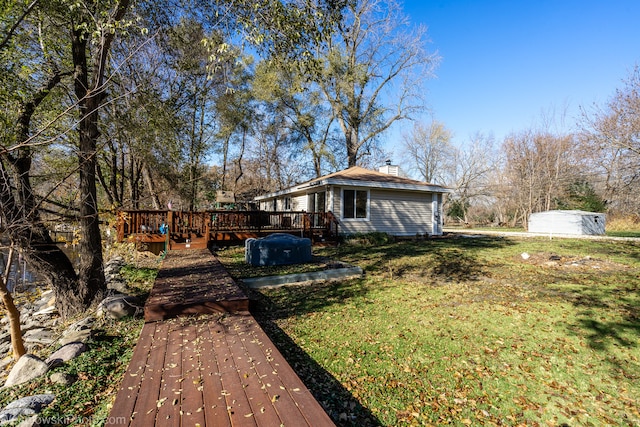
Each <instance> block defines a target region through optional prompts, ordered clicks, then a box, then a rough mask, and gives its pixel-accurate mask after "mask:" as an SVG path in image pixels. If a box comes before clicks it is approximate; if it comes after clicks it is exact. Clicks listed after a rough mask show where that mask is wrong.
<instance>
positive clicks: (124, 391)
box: [109, 251, 334, 427]
mask: <svg viewBox="0 0 640 427" xmlns="http://www.w3.org/2000/svg"><path fill="white" fill-rule="evenodd" d="M196 252H198V251H193V252H192V253H191V255H190V256H187V257H186V259H181V258H182V255H183V254H185V252H182V253H181V254H180V255H181V256H180V257H175V258H174V257H168V259H169V262H168V263H167V264H163V266H162V269H161V271H163V270H164V269H167V270H168V271H166V272H165V273H164V277H165V278H167V277H169V278H171V279H172V280H171V281H170V284H175V285H176V287H172V286H168V287H167V289H166V290H167V292H166V294H165V296H168V295H171V296H175V297H176V298H177V299H179V300H181V301H187V300H188V298H189V297H185V296H184V295H181V294H180V290H181V289H182V291H184V290H185V289H186V291H187V292H191V290H192V289H191V288H190V287H191V286H196V285H194V283H196V282H197V281H200V285H198V286H203V285H202V284H201V283H202V282H206V283H213V284H214V287H215V286H221V287H222V291H221V294H225V292H227V291H226V290H225V287H226V286H227V285H228V280H230V276H229V275H228V273H227V272H226V270H224V267H222V265H221V264H220V263H219V262H218V261H217V260H215V258H213V257H212V255H211V253H210V252H208V251H206V252H202V251H200V253H199V254H196V255H193V254H195V253H196ZM198 257H202V258H200V262H204V263H209V264H210V265H208V266H207V267H206V268H203V269H201V268H200V267H198V266H197V264H198ZM212 259H214V260H215V262H211V260H212ZM165 261H166V260H165ZM181 265H183V266H186V268H185V269H184V270H181V269H180V266H181ZM159 276H160V275H159ZM181 277H186V279H185V281H187V282H191V283H190V284H189V285H188V286H185V287H183V288H181V285H180V283H181V282H180V281H181ZM161 285H163V286H166V285H167V284H166V283H165V284H161ZM234 285H235V283H234ZM235 286H236V287H237V285H235ZM176 288H177V291H176ZM154 289H155V286H154ZM235 292H236V291H235V290H232V291H231V292H230V293H229V294H230V295H231V296H232V297H233V296H234V295H237V294H236V293H235ZM214 293H215V292H214ZM152 294H153V291H152ZM196 295H199V296H198V298H199V297H201V296H202V295H205V296H207V295H209V294H208V293H207V292H204V293H196ZM218 296H219V295H218ZM183 309H184V307H183ZM181 314H182V315H181V316H180V317H177V318H171V319H167V320H161V321H157V322H149V323H146V324H145V326H144V327H143V329H142V332H141V336H140V338H139V341H138V344H137V345H136V348H135V349H134V352H133V356H132V360H131V362H130V365H129V368H128V370H127V372H126V373H125V377H124V379H123V383H122V385H121V387H120V389H119V392H118V395H117V396H116V399H115V402H114V406H113V409H112V410H111V413H110V415H109V419H110V420H114V421H113V422H114V423H115V422H119V423H120V424H119V425H122V420H123V419H127V420H129V421H128V425H129V426H132V427H137V426H140V427H146V426H152V425H159V426H176V427H179V426H197V425H199V426H201V427H205V426H215V427H218V426H220V427H271V426H280V425H285V426H305V425H307V426H314V427H315V426H321V427H324V426H333V425H334V424H333V422H332V421H331V419H330V418H329V416H328V415H327V414H326V413H325V412H324V410H323V409H322V407H321V406H320V404H319V403H318V402H317V401H316V400H315V399H314V398H313V396H312V395H311V393H310V392H309V390H308V389H307V388H306V386H305V385H304V384H303V383H302V381H301V380H300V378H299V377H298V376H297V375H296V373H295V372H294V371H293V369H292V368H291V366H289V365H288V364H287V362H286V361H285V359H284V357H283V356H282V354H281V353H280V352H279V351H278V350H277V349H276V347H275V345H274V344H273V343H272V342H271V340H270V339H269V337H268V336H267V335H266V334H265V332H264V331H263V330H262V328H261V327H260V325H259V324H258V323H257V322H256V320H255V319H254V318H253V316H251V315H250V314H249V313H248V311H241V312H238V313H219V312H217V313H216V314H200V315H192V316H186V315H184V314H185V311H184V310H183V311H182V313H181ZM116 420H117V421H116Z"/></svg>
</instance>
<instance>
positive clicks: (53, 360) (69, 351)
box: [45, 342, 87, 368]
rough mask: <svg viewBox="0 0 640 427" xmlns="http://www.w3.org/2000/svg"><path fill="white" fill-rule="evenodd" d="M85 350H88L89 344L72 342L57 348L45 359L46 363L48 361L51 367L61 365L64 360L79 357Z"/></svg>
mask: <svg viewBox="0 0 640 427" xmlns="http://www.w3.org/2000/svg"><path fill="white" fill-rule="evenodd" d="M85 351H87V346H86V345H85V344H84V343H81V342H72V343H69V344H66V345H64V346H62V347H60V348H59V349H58V350H56V351H55V352H54V353H53V354H52V355H51V356H49V357H48V358H47V359H46V360H45V363H47V364H48V365H49V367H50V368H53V367H55V366H60V365H62V364H63V363H64V362H68V361H69V360H71V359H73V358H76V357H78V356H79V355H81V354H82V353H84V352H85Z"/></svg>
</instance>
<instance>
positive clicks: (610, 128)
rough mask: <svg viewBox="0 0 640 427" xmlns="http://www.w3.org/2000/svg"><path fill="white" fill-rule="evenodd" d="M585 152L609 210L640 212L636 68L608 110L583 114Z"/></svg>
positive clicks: (639, 87)
mask: <svg viewBox="0 0 640 427" xmlns="http://www.w3.org/2000/svg"><path fill="white" fill-rule="evenodd" d="M581 126H582V129H583V132H582V135H581V142H582V147H581V151H582V152H583V153H585V155H586V156H587V157H588V159H589V163H590V168H591V170H592V171H593V173H595V174H598V175H599V176H600V177H601V179H600V180H599V183H598V184H599V185H598V187H600V189H601V191H602V193H603V195H604V198H605V199H607V201H608V204H609V209H612V211H613V212H616V213H621V214H630V213H637V212H638V210H639V209H640V198H639V197H638V190H639V189H640V67H636V68H635V69H634V70H633V71H632V73H631V74H630V76H629V78H628V79H627V80H626V81H625V82H624V87H623V88H622V89H618V90H617V91H616V93H615V94H614V96H613V97H612V98H611V99H610V100H609V101H608V102H607V104H606V105H605V106H604V107H597V106H596V107H594V109H593V111H592V112H590V113H588V112H586V111H585V112H583V115H582V119H581Z"/></svg>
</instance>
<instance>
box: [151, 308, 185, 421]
mask: <svg viewBox="0 0 640 427" xmlns="http://www.w3.org/2000/svg"><path fill="white" fill-rule="evenodd" d="M167 324H168V325H169V330H168V338H167V349H166V354H165V357H164V365H163V367H162V379H161V381H160V393H159V395H158V403H157V404H156V407H157V413H156V416H155V419H156V424H162V425H163V426H175V427H179V426H180V417H179V416H178V415H179V414H177V413H176V410H175V406H176V405H178V404H179V402H180V399H181V395H182V392H181V391H182V341H183V335H184V332H183V329H182V325H181V324H180V323H178V322H176V321H170V322H167Z"/></svg>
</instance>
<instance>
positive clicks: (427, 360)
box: [255, 237, 640, 426]
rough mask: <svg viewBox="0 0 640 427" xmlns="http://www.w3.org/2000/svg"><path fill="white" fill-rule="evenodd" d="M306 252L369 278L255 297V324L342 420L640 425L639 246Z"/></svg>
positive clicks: (454, 244) (558, 243) (442, 242)
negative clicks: (343, 264)
mask: <svg viewBox="0 0 640 427" xmlns="http://www.w3.org/2000/svg"><path fill="white" fill-rule="evenodd" d="M314 251H315V252H316V253H317V254H319V255H323V256H327V257H331V258H333V259H336V260H341V261H346V262H349V263H352V264H355V265H359V266H361V267H362V268H363V269H364V270H365V272H366V276H365V277H364V278H363V279H359V280H350V281H345V282H340V283H330V284H323V285H312V286H293V287H285V288H279V289H272V290H262V291H261V292H260V293H256V294H255V297H256V298H258V301H259V303H258V304H257V306H258V307H259V308H260V310H259V311H258V312H256V316H257V318H258V319H259V321H260V322H261V323H262V324H263V326H264V327H265V329H266V330H267V331H268V333H269V334H270V335H271V336H272V339H274V340H275V341H276V343H277V344H278V345H279V347H280V348H281V351H283V353H284V354H285V356H286V357H287V358H288V360H289V361H290V363H291V364H292V365H293V366H294V368H295V369H296V370H297V371H298V372H299V374H300V375H301V377H302V378H303V380H304V381H305V382H306V384H307V385H308V386H309V387H310V389H311V390H312V392H313V393H314V395H315V396H316V397H317V398H318V400H319V401H321V402H322V403H323V404H324V405H325V407H326V408H328V411H329V413H330V415H331V416H332V417H333V419H334V420H335V421H336V422H337V423H338V424H339V425H354V426H355V425H359V426H362V425H389V426H392V425H445V424H450V425H488V426H491V425H533V426H535V425H540V426H547V425H551V426H554V425H562V424H563V423H566V424H568V425H593V426H600V425H630V426H631V425H638V424H639V423H640V414H639V413H638V408H639V407H640V400H639V398H638V397H639V396H640V361H639V359H640V349H639V348H638V338H639V336H640V318H639V317H638V314H637V313H638V309H639V308H640V245H639V244H637V243H633V242H630V243H627V242H625V243H622V242H603V241H588V240H582V239H575V240H560V239H556V240H549V239H545V238H540V239H535V238H534V239H531V238H529V239H514V238H492V237H487V238H478V239H433V240H427V241H421V242H400V243H388V244H383V245H342V246H340V247H338V248H326V249H314ZM525 252H526V253H527V254H529V258H528V259H526V260H525V259H523V257H522V255H521V254H523V253H525ZM558 258H559V259H558Z"/></svg>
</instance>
